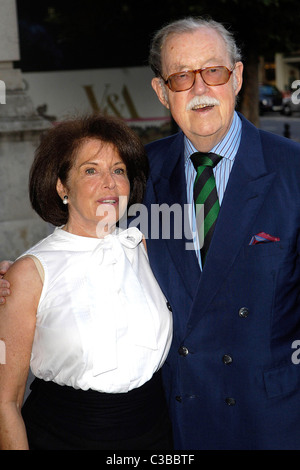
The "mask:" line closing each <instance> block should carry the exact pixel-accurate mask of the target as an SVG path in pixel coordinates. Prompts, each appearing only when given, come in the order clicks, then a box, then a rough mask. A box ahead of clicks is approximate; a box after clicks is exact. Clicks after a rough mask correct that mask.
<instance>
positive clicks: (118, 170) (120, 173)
mask: <svg viewBox="0 0 300 470" xmlns="http://www.w3.org/2000/svg"><path fill="white" fill-rule="evenodd" d="M114 173H116V174H117V175H124V173H125V170H124V168H116V169H115V171H114Z"/></svg>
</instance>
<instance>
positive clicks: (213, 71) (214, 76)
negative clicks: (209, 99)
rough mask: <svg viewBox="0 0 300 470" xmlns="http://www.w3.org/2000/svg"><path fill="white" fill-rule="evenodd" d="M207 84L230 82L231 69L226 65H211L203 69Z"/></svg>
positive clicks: (202, 72)
mask: <svg viewBox="0 0 300 470" xmlns="http://www.w3.org/2000/svg"><path fill="white" fill-rule="evenodd" d="M201 76H202V78H203V80H204V81H205V83H206V84H207V85H223V84H224V83H226V82H228V80H229V77H230V71H229V70H227V68H226V67H210V68H207V69H204V70H202V71H201Z"/></svg>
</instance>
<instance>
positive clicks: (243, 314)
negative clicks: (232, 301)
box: [239, 307, 249, 318]
mask: <svg viewBox="0 0 300 470" xmlns="http://www.w3.org/2000/svg"><path fill="white" fill-rule="evenodd" d="M248 315H249V310H248V308H247V307H242V308H240V309H239V316H240V317H241V318H247V317H248Z"/></svg>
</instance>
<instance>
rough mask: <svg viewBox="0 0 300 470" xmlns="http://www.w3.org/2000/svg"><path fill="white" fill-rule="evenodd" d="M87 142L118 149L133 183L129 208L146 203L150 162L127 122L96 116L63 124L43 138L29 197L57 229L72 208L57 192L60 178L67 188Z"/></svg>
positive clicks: (36, 209) (37, 153) (36, 155)
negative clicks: (145, 193)
mask: <svg viewBox="0 0 300 470" xmlns="http://www.w3.org/2000/svg"><path fill="white" fill-rule="evenodd" d="M86 139H99V140H100V141H101V142H104V143H110V144H113V145H114V146H115V148H116V149H117V151H118V153H119V155H120V157H121V158H122V160H123V162H124V163H125V165H126V168H127V174H128V178H129V182H130V196H129V202H128V207H129V206H130V205H132V204H134V203H139V202H142V199H143V195H144V191H145V186H146V180H147V177H148V160H147V156H146V152H145V149H144V146H143V144H142V142H141V141H140V139H139V137H138V136H137V134H136V133H135V132H134V131H133V130H132V129H130V128H129V127H128V126H127V125H126V123H125V122H124V121H122V120H121V119H119V118H115V117H112V116H103V115H100V114H94V115H90V116H84V117H80V118H75V119H70V120H66V121H62V122H60V123H59V124H57V125H55V126H54V127H52V128H51V129H50V130H48V131H46V133H45V134H44V135H43V136H42V139H41V142H40V144H39V146H38V148H37V150H36V153H35V159H34V161H33V164H32V167H31V170H30V177H29V194H30V201H31V205H32V207H33V209H34V210H35V211H36V212H37V214H38V215H39V216H40V217H41V218H42V219H44V220H45V221H46V222H50V223H51V224H53V225H55V226H60V225H64V224H66V223H67V220H68V215H69V214H68V206H67V205H64V204H63V203H62V200H61V198H60V197H59V195H58V193H57V191H56V184H57V179H58V178H60V180H61V182H62V183H63V185H66V183H67V180H68V175H69V172H70V169H71V168H72V166H73V165H74V162H75V157H76V153H77V151H78V149H79V148H80V146H81V145H82V143H83V142H84V141H85V140H86Z"/></svg>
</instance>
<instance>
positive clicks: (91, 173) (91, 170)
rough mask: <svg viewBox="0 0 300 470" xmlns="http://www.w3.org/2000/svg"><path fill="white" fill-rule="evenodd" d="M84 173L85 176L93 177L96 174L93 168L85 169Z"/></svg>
mask: <svg viewBox="0 0 300 470" xmlns="http://www.w3.org/2000/svg"><path fill="white" fill-rule="evenodd" d="M85 172H86V174H87V175H93V174H94V173H95V172H96V170H95V168H87V170H85Z"/></svg>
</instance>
